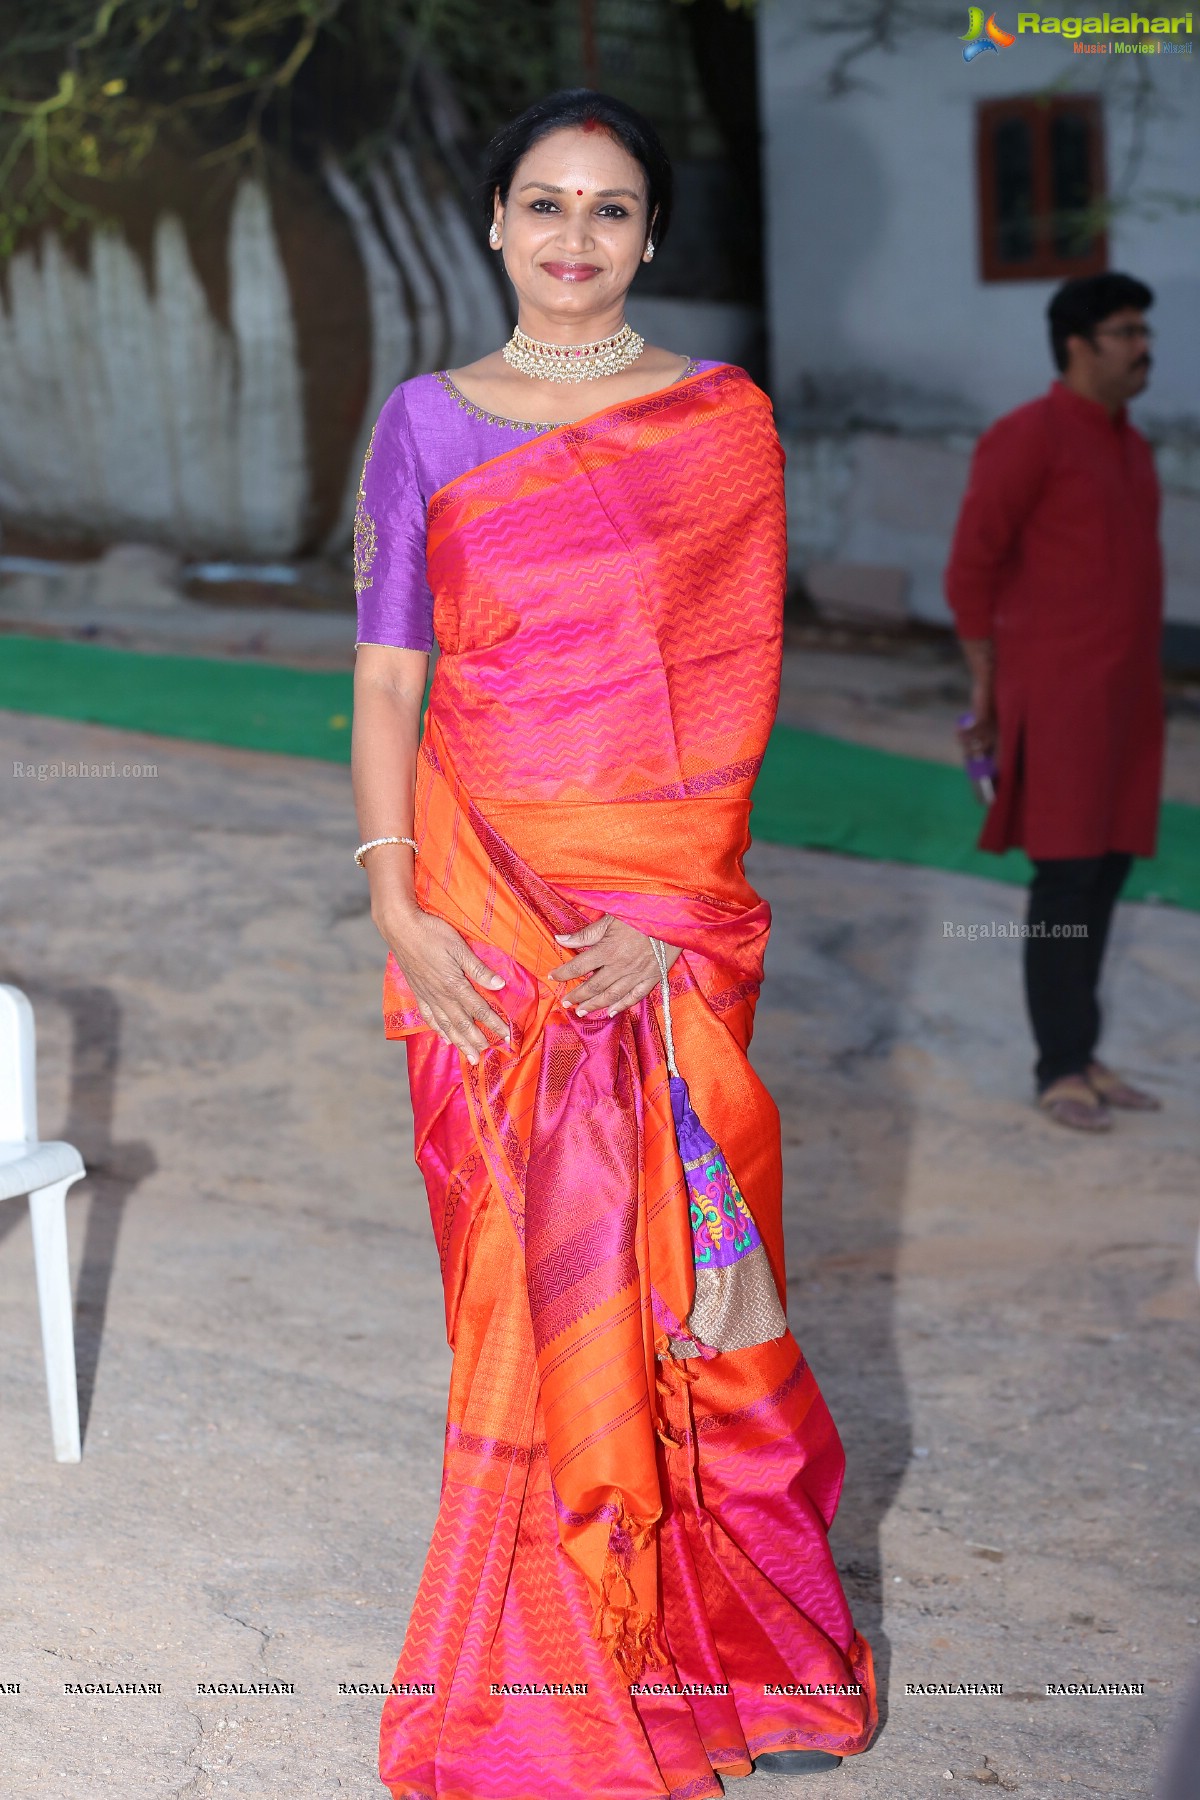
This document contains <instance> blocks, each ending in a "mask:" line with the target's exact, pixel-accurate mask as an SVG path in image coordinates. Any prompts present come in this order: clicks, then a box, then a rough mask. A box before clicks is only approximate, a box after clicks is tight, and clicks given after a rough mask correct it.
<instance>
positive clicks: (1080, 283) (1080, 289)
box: [1046, 269, 1154, 369]
mask: <svg viewBox="0 0 1200 1800" xmlns="http://www.w3.org/2000/svg"><path fill="white" fill-rule="evenodd" d="M1153 305H1154V294H1153V292H1152V291H1151V289H1150V288H1148V287H1147V286H1146V284H1145V282H1144V281H1138V280H1137V279H1136V278H1135V277H1134V276H1132V275H1121V274H1118V272H1117V271H1116V270H1115V269H1108V270H1106V271H1105V272H1104V274H1102V275H1079V276H1076V278H1075V280H1074V281H1064V282H1063V284H1062V286H1061V287H1060V288H1059V290H1058V292H1057V293H1056V294H1055V295H1054V297H1053V299H1052V300H1051V302H1050V304H1049V306H1048V307H1047V308H1046V317H1047V319H1048V320H1049V321H1050V348H1051V350H1052V351H1053V353H1054V366H1055V367H1056V368H1058V369H1065V368H1066V366H1067V363H1068V361H1069V352H1068V350H1067V339H1068V338H1069V337H1081V338H1087V339H1088V341H1089V342H1090V341H1091V336H1092V333H1093V331H1095V329H1096V327H1097V325H1103V323H1104V321H1105V319H1108V318H1111V317H1112V315H1113V313H1115V312H1120V311H1121V310H1122V309H1123V308H1124V307H1127V306H1133V307H1136V308H1137V310H1138V312H1145V311H1146V310H1147V309H1148V308H1149V307H1151V306H1153Z"/></svg>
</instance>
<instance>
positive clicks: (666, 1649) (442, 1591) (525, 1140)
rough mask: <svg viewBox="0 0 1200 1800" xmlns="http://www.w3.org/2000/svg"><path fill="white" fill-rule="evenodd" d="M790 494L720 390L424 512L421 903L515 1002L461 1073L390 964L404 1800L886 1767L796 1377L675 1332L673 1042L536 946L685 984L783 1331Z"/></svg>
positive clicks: (652, 1014) (680, 1017)
mask: <svg viewBox="0 0 1200 1800" xmlns="http://www.w3.org/2000/svg"><path fill="white" fill-rule="evenodd" d="M781 469H782V452H781V450H780V448H779V443H778V439H777V437H776V434H775V431H774V427H773V423H772V420H771V416H770V410H769V406H768V403H767V401H766V399H765V397H764V396H763V395H762V394H761V393H760V392H759V391H758V389H757V388H756V387H755V386H754V385H753V383H751V382H750V381H749V379H748V378H747V377H746V376H745V375H743V374H742V373H741V371H739V370H736V369H733V368H730V367H727V366H722V367H719V368H717V369H716V370H713V371H710V372H707V373H704V374H700V375H696V376H693V377H690V378H688V379H686V380H684V381H682V382H679V383H677V384H676V385H675V386H674V387H672V388H668V389H665V390H663V391H662V392H660V393H658V394H654V395H650V396H648V397H647V398H645V399H643V400H639V401H635V402H633V403H632V404H630V405H627V406H623V407H619V408H612V409H609V410H607V411H605V412H602V413H598V414H596V415H595V416H594V417H593V418H591V419H588V420H584V421H582V422H581V423H580V424H578V425H572V426H562V427H558V428H557V429H555V430H552V431H550V432H548V433H546V434H544V435H543V436H541V437H539V438H537V439H535V440H533V441H532V442H530V443H528V444H524V445H522V446H521V447H520V448H518V449H515V450H513V451H510V452H508V453H506V454H505V455H503V456H501V457H498V458H496V459H495V460H494V461H492V462H489V463H485V464H483V465H482V466H481V467H479V468H477V469H474V470H472V471H470V473H468V474H466V475H464V476H462V477H460V478H459V479H458V480H456V481H454V482H451V483H450V484H449V485H448V486H447V487H445V488H443V489H442V490H441V491H440V492H439V493H438V494H437V495H435V496H434V498H433V500H432V501H431V503H430V507H429V523H428V568H429V577H430V584H431V587H432V589H433V593H434V596H435V614H434V617H435V625H436V629H437V636H438V641H439V644H440V646H441V649H442V656H441V659H440V661H439V663H438V667H437V671H436V674H435V677H434V683H433V688H432V692H431V696H430V705H429V711H428V715H427V722H426V730H425V736H424V738H423V741H422V745H421V750H420V754H419V757H418V774H417V793H416V815H415V817H416V823H415V826H414V835H415V836H416V838H417V840H418V842H419V844H420V852H419V855H418V858H417V898H418V900H419V902H420V904H421V906H422V907H423V908H424V909H425V910H426V911H429V912H432V913H435V914H437V915H439V916H440V917H442V918H443V919H446V920H447V921H448V922H449V923H450V924H451V925H453V926H454V927H455V929H456V930H457V931H459V932H460V933H461V935H462V936H463V937H464V938H465V939H466V940H467V942H468V943H469V944H470V945H471V946H472V947H473V948H474V949H475V950H476V952H477V953H478V954H479V955H480V956H481V957H482V958H483V960H484V961H485V962H486V963H488V964H489V966H490V967H491V968H493V969H495V970H496V971H497V972H498V973H499V974H500V975H502V976H503V978H504V982H505V986H504V987H503V989H501V990H499V991H498V992H496V993H489V994H488V996H487V998H488V1001H489V1004H490V1005H491V1006H492V1007H493V1008H494V1009H495V1010H496V1011H498V1012H501V1013H503V1014H504V1016H505V1017H506V1019H507V1021H508V1024H509V1030H510V1034H511V1035H510V1042H509V1043H499V1042H498V1043H492V1044H490V1045H489V1047H488V1048H487V1049H486V1050H485V1051H483V1052H482V1053H481V1056H480V1059H479V1062H478V1064H477V1065H474V1066H473V1065H470V1064H468V1063H467V1062H466V1060H465V1059H464V1058H462V1057H461V1056H460V1055H459V1053H458V1052H457V1051H456V1050H454V1049H452V1048H451V1047H449V1046H447V1045H444V1044H443V1043H442V1042H441V1041H440V1039H439V1038H438V1037H437V1035H436V1034H435V1033H434V1032H432V1031H430V1030H429V1029H428V1028H427V1027H426V1026H425V1025H424V1023H423V1022H422V1020H421V1017H420V1014H419V1012H418V1011H417V1009H416V1005H415V1002H414V1000H413V996H412V994H411V993H410V992H409V990H408V988H407V986H406V984H405V982H404V978H403V976H402V974H401V972H400V970H399V968H398V966H397V965H396V963H395V960H394V958H391V957H389V959H388V967H387V973H386V976H385V983H384V1013H385V1027H386V1031H387V1034H388V1036H389V1037H393V1038H407V1040H408V1058H409V1077H410V1087H411V1093H412V1100H413V1109H414V1114H415V1119H416V1137H417V1160H418V1163H419V1165H420V1167H421V1169H422V1172H423V1174H424V1176H425V1181H426V1185H427V1189H428V1194H429V1204H430V1212H431V1217H432V1221H433V1228H434V1234H435V1238H436V1241H437V1243H438V1246H439V1251H440V1256H441V1265H442V1275H443V1283H444V1289H445V1302H446V1327H447V1335H448V1338H449V1341H450V1344H451V1346H452V1348H453V1352H454V1362H453V1370H452V1375H451V1382H450V1397H449V1407H448V1418H447V1428H446V1445H445V1457H444V1463H443V1476H442V1492H441V1505H440V1510H439V1514H438V1519H437V1523H436V1526H435V1529H434V1534H433V1540H432V1544H431V1547H430V1550H429V1555H428V1558H427V1561H426V1564H425V1569H424V1572H423V1575H422V1578H421V1582H420V1587H419V1590H418V1593H417V1597H416V1600H415V1603H414V1606H413V1611H412V1616H411V1619H410V1621H409V1627H408V1632H407V1636H406V1638H405V1643H404V1648H403V1651H402V1653H401V1657H400V1663H399V1666H398V1668H397V1671H396V1676H395V1679H394V1682H393V1684H392V1693H391V1695H390V1696H389V1698H388V1700H387V1702H386V1704H385V1708H384V1715H383V1722H382V1730H381V1752H380V1771H381V1775H382V1778H383V1780H384V1782H385V1783H386V1784H387V1785H388V1786H389V1788H390V1790H391V1792H392V1794H393V1795H394V1796H397V1797H400V1796H403V1797H405V1800H418V1797H420V1800H577V1797H578V1796H581V1795H587V1796H591V1797H593V1800H601V1797H602V1800H662V1797H664V1796H671V1800H684V1796H689V1797H694V1800H703V1797H706V1796H710V1795H713V1796H715V1795H717V1794H719V1793H720V1791H721V1790H720V1785H719V1782H718V1781H717V1779H716V1776H715V1774H714V1771H717V1770H720V1771H721V1772H722V1773H725V1774H729V1775H738V1774H746V1773H748V1772H749V1769H750V1765H751V1759H752V1757H753V1756H755V1755H757V1754H760V1753H762V1752H764V1751H766V1750H769V1749H783V1748H789V1747H791V1748H803V1747H813V1748H825V1749H831V1750H835V1751H838V1752H841V1753H843V1754H850V1753H853V1752H855V1751H858V1750H862V1749H865V1748H866V1746H867V1744H868V1743H869V1741H870V1738H871V1734H872V1732H873V1730H874V1725H875V1705H874V1690H873V1680H872V1674H871V1662H870V1652H869V1650H868V1649H867V1646H866V1645H865V1644H864V1643H863V1642H862V1640H861V1639H859V1638H858V1637H857V1635H856V1634H855V1631H854V1628H853V1624H852V1621H851V1619H850V1615H849V1612H848V1609H847V1606H846V1603H845V1599H844V1597H843V1594H842V1590H841V1586H840V1583H839V1581H838V1578H837V1574H836V1571H835V1569H834V1566H833V1563H832V1560H831V1557H830V1553H829V1548H828V1543H827V1535H826V1534H827V1531H828V1527H829V1524H830V1522H831V1520H832V1517H833V1513H834V1510H835V1508H836V1505H837V1499H838V1494H839V1489H840V1485H841V1479H842V1471H843V1457H842V1451H841V1446H840V1443H839V1441H838V1438H837V1434H836V1431H835V1430H834V1427H833V1423H832V1421H831V1419H830V1417H829V1414H828V1412H827V1410H826V1408H825V1406H824V1403H823V1401H822V1399H821V1396H820V1394H819V1392H818V1390H817V1387H816V1383H815V1381H814V1380H813V1377H812V1374H811V1372H810V1370H809V1369H808V1367H807V1365H806V1364H805V1362H804V1359H803V1357H802V1355H801V1353H800V1351H799V1349H798V1347H797V1345H796V1342H795V1340H794V1339H793V1338H792V1336H791V1335H790V1333H788V1332H786V1331H785V1332H784V1333H783V1334H782V1335H773V1336H772V1337H771V1338H770V1340H769V1341H767V1342H755V1341H754V1333H753V1330H752V1329H751V1330H750V1331H749V1332H748V1335H747V1336H745V1337H743V1338H742V1339H741V1340H739V1341H741V1342H750V1343H751V1345H752V1347H750V1348H742V1349H730V1350H721V1349H720V1348H719V1346H717V1347H714V1346H713V1345H712V1344H705V1343H702V1342H699V1341H695V1340H694V1339H693V1337H692V1334H691V1332H690V1330H689V1324H688V1319H689V1313H690V1312H691V1309H692V1305H693V1300H694V1297H695V1274H694V1268H693V1260H692V1236H691V1228H690V1222H689V1213H688V1201H687V1195H686V1189H685V1184H684V1180H683V1171H682V1167H681V1164H680V1159H679V1153H678V1148H677V1145H676V1140H675V1132H674V1125H673V1120H672V1112H671V1096H670V1088H669V1081H668V1071H667V1066H666V1060H665V1056H664V1050H663V1039H662V1033H661V1025H660V1017H659V1012H658V1002H657V1001H656V1000H654V999H651V1000H647V1001H644V1002H642V1003H641V1004H640V1005H639V1006H637V1007H635V1008H633V1009H631V1010H630V1011H629V1012H626V1013H623V1014H619V1015H618V1016H617V1017H616V1018H615V1019H609V1018H607V1016H605V1015H604V1014H603V1013H601V1014H597V1015H591V1016H588V1017H586V1018H583V1019H580V1018H578V1017H576V1016H575V1015H574V1013H572V1012H570V1011H568V1010H566V1009H564V1007H563V1004H562V1002H563V998H564V994H565V993H567V992H569V990H566V989H564V987H563V985H562V984H561V983H555V982H552V981H550V980H549V978H548V977H549V972H550V970H551V969H554V968H556V967H558V966H559V965H560V964H561V963H562V962H563V961H565V960H566V959H567V956H568V954H569V953H568V952H566V951H564V950H563V949H562V948H561V947H560V946H559V945H558V944H557V943H556V942H555V933H563V932H568V931H571V930H574V929H576V928H577V927H578V926H580V925H581V924H583V923H585V922H586V921H588V920H591V919H595V918H597V917H598V916H599V915H600V914H602V913H611V914H613V915H615V916H616V917H618V918H620V919H623V920H625V921H627V922H628V923H630V924H632V925H634V926H636V927H637V928H638V929H639V930H641V931H644V932H646V933H647V934H649V935H652V936H655V937H658V938H661V939H663V940H664V941H666V942H667V943H669V944H671V945H675V946H678V947H680V948H681V950H682V954H681V956H680V957H679V959H678V960H677V962H676V963H675V966H674V968H673V969H672V971H671V975H670V997H671V1009H672V1015H673V1021H674V1035H675V1042H676V1049H677V1055H678V1059H679V1065H680V1068H681V1070H682V1072H683V1074H684V1076H685V1077H686V1079H687V1081H688V1084H689V1087H690V1090H691V1094H692V1098H693V1101H694V1103H695V1106H696V1111H697V1113H698V1115H699V1116H700V1117H701V1118H702V1119H703V1120H704V1122H705V1124H706V1125H707V1127H708V1128H709V1129H710V1130H711V1131H712V1132H713V1134H714V1136H715V1137H716V1138H718V1139H719V1141H720V1144H721V1146H722V1149H723V1150H724V1152H725V1154H726V1156H727V1158H728V1160H729V1164H730V1166H731V1168H733V1169H734V1170H735V1171H736V1175H737V1180H738V1182H739V1183H740V1187H741V1190H742V1193H743V1194H744V1196H745V1199H746V1202H747V1204H748V1206H749V1209H750V1212H751V1213H752V1215H753V1219H754V1221H755V1224H756V1225H757V1227H758V1231H759V1234H760V1236H761V1239H762V1242H763V1245H764V1247H765V1250H766V1254H767V1257H768V1259H769V1267H770V1271H771V1273H772V1274H773V1277H774V1282H775V1285H776V1289H777V1292H778V1296H779V1298H780V1299H781V1300H783V1299H784V1298H785V1296H786V1275H785V1269H784V1257H783V1238H782V1225H781V1211H782V1198H781V1186H782V1184H781V1162H780V1135H779V1119H778V1114H777V1112H776V1110H775V1107H774V1105H773V1103H772V1101H771V1099H770V1097H769V1095H768V1094H767V1093H766V1090H765V1089H764V1088H763V1086H762V1083H761V1082H760V1081H759V1079H758V1077H757V1076H756V1075H755V1073H754V1071H753V1069H752V1068H751V1066H750V1064H749V1062H748V1060H747V1057H746V1050H747V1047H748V1045H749V1041H750V1034H751V1029H752V1023H753V1014H754V1006H755V1001H756V998H757V994H758V989H759V984H760V981H761V977H762V959H763V952H764V948H765V943H766V937H767V932H768V928H769V923H770V916H769V912H768V909H767V907H766V905H765V903H764V902H762V901H761V900H760V899H759V898H758V896H757V895H756V894H755V893H754V891H753V889H752V888H751V887H750V885H749V883H748V882H747V880H746V877H745V874H744V872H743V868H742V857H743V854H744V852H745V849H746V848H747V846H748V843H749V830H748V821H749V809H750V791H751V787H752V785H753V781H754V777H755V774H756V773H757V770H758V767H759V764H760V762H761V759H762V754H763V750H764V748H765V745H766V741H767V736H768V733H769V731H770V727H771V724H772V722H773V717H774V709H775V703H776V696H777V693H778V681H779V659H780V644H781V618H782V593H783V581H784V550H785V546H784V532H783V506H782V493H781ZM772 1311H774V1297H773V1296H772ZM775 1316H776V1318H777V1317H778V1314H777V1313H776V1314H775ZM747 1322H748V1323H749V1324H750V1326H751V1327H752V1325H753V1319H752V1318H751V1319H750V1320H749V1321H746V1320H744V1321H743V1326H745V1325H746V1324H747ZM769 1329H770V1330H771V1331H772V1332H773V1331H775V1330H777V1326H771V1327H769Z"/></svg>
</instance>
